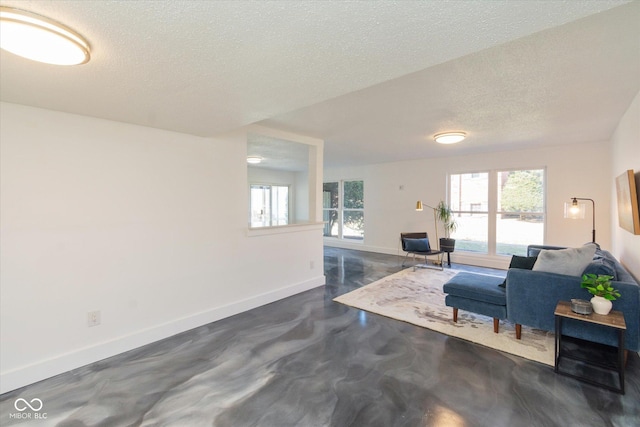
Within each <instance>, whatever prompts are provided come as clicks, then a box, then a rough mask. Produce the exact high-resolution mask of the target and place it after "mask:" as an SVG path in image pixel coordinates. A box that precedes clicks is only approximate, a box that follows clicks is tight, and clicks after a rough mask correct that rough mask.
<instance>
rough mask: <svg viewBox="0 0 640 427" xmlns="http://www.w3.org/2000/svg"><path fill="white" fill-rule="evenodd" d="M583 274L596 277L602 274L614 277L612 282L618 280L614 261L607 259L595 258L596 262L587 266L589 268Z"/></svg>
mask: <svg viewBox="0 0 640 427" xmlns="http://www.w3.org/2000/svg"><path fill="white" fill-rule="evenodd" d="M582 274H595V275H596V276H597V275H600V274H602V275H607V276H612V277H613V279H612V280H618V279H617V277H618V275H617V273H616V267H615V264H614V263H613V261H611V260H609V259H606V258H594V260H593V261H591V262H590V263H589V264H588V265H587V268H585V269H584V271H583V272H582Z"/></svg>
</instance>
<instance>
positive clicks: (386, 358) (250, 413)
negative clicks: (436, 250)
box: [0, 248, 640, 427]
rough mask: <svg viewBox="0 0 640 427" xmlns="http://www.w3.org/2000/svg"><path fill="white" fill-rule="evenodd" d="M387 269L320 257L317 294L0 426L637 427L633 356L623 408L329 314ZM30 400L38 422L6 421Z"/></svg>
mask: <svg viewBox="0 0 640 427" xmlns="http://www.w3.org/2000/svg"><path fill="white" fill-rule="evenodd" d="M454 267H462V266H454ZM399 269H400V261H399V258H398V257H396V256H389V255H381V254H373V253H366V252H358V251H351V250H342V249H333V248H326V249H325V272H326V276H327V285H326V286H325V287H320V288H316V289H313V290H311V291H308V292H304V293H302V294H299V295H296V296H293V297H290V298H286V299H284V300H281V301H278V302H275V303H272V304H269V305H267V306H264V307H260V308H257V309H254V310H251V311H248V312H246V313H242V314H240V315H237V316H233V317H231V318H228V319H224V320H222V321H219V322H215V323H212V324H209V325H206V326H202V327H200V328H197V329H194V330H192V331H188V332H186V333H183V334H179V335H177V336H174V337H171V338H168V339H166V340H163V341H160V342H157V343H154V344H150V345H147V346H145V347H142V348H139V349H136V350H133V351H130V352H127V353H124V354H121V355H119V356H116V357H113V358H110V359H107V360H104V361H101V362H98V363H95V364H92V365H89V366H86V367H83V368H79V369H76V370H74V371H72V372H69V373H66V374H63V375H59V376H57V377H55V378H51V379H48V380H45V381H42V382H40V383H37V384H34V385H32V386H29V387H25V388H23V389H20V390H16V391H14V392H11V393H6V394H4V395H2V396H0V415H1V418H0V425H2V426H5V425H6V426H9V425H24V426H27V425H29V426H31V425H33V426H67V427H80V426H233V427H243V426H267V427H287V426H301V427H307V426H309V427H312V426H340V427H342V426H367V427H369V426H374V427H375V426H381V427H388V426H437V427H471V426H490V427H496V426H509V427H517V426H526V427H531V426H536V427H539V426H638V425H640V358H639V357H638V355H637V354H636V353H632V354H631V355H630V357H629V361H628V365H627V370H626V388H627V392H626V395H624V396H622V395H619V394H615V393H612V392H609V391H606V390H602V389H599V388H596V387H593V386H590V385H587V384H584V383H581V382H578V381H575V380H573V379H571V378H566V377H562V376H558V375H555V374H554V372H553V369H552V368H550V367H548V366H545V365H541V364H538V363H535V362H531V361H527V360H524V359H521V358H518V357H516V356H510V355H507V354H503V353H500V352H497V351H494V350H491V349H488V348H485V347H482V346H479V345H476V344H471V343H469V342H466V341H462V340H459V339H455V338H451V337H448V336H445V335H441V334H439V333H436V332H432V331H429V330H426V329H423V328H419V327H416V326H412V325H409V324H406V323H403V322H399V321H395V320H392V319H388V318H384V317H381V316H377V315H374V314H368V313H366V312H363V311H360V310H357V309H353V308H350V307H347V306H344V305H341V304H337V303H334V302H333V301H332V299H333V298H334V297H335V296H337V295H340V294H343V293H345V292H348V291H350V290H352V289H355V288H358V287H360V286H362V285H365V284H367V283H370V282H372V281H374V280H377V279H379V278H382V277H384V276H386V275H389V274H391V273H394V272H396V271H398V270H399ZM498 273H499V274H500V273H501V274H504V272H498ZM36 397H37V398H39V399H40V400H41V401H42V402H43V405H44V407H43V410H42V411H41V412H45V411H46V414H47V419H45V420H43V419H37V420H36V419H31V420H28V419H23V420H16V419H15V418H9V414H10V413H15V412H16V410H15V409H14V404H15V402H16V400H17V399H25V400H27V401H31V399H33V398H36Z"/></svg>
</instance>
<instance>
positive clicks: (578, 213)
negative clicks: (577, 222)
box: [564, 197, 596, 243]
mask: <svg viewBox="0 0 640 427" xmlns="http://www.w3.org/2000/svg"><path fill="white" fill-rule="evenodd" d="M578 200H588V201H590V202H591V205H592V207H593V209H592V216H591V221H592V230H591V241H592V242H593V243H595V242H596V202H594V201H593V199H584V198H582V197H572V198H571V202H565V203H564V217H565V218H571V219H584V212H585V210H586V209H585V205H584V203H578Z"/></svg>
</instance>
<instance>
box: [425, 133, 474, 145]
mask: <svg viewBox="0 0 640 427" xmlns="http://www.w3.org/2000/svg"><path fill="white" fill-rule="evenodd" d="M466 137H467V134H466V133H464V132H445V133H439V134H437V135H434V136H433V139H434V140H435V141H436V142H437V143H438V144H456V143H458V142H460V141H462V140H463V139H465V138H466Z"/></svg>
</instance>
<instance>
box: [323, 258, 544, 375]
mask: <svg viewBox="0 0 640 427" xmlns="http://www.w3.org/2000/svg"><path fill="white" fill-rule="evenodd" d="M457 273H458V271H456V270H446V269H445V270H444V271H438V270H432V269H421V268H419V269H416V270H415V271H414V270H413V268H408V269H405V270H402V271H400V272H398V273H395V274H393V275H391V276H387V277H385V278H383V279H381V280H378V281H376V282H373V283H371V284H369V285H367V286H363V287H362V288H360V289H356V290H355V291H352V292H349V293H348V294H344V295H341V296H339V297H337V298H335V299H334V301H336V302H339V303H342V304H346V305H349V306H352V307H356V308H359V309H362V310H366V311H369V312H372V313H376V314H380V315H382V316H386V317H390V318H392V319H397V320H402V321H404V322H408V323H411V324H414V325H417V326H422V327H424V328H428V329H432V330H434V331H437V332H441V333H443V334H446V335H451V336H453V337H457V338H462V339H464V340H467V341H471V342H474V343H478V344H481V345H484V346H486V347H490V348H493V349H496V350H500V351H504V352H506V353H510V354H514V355H516V356H520V357H524V358H526V359H530V360H534V361H537V362H540V363H544V364H546V365H550V366H553V357H554V344H555V343H554V334H553V333H551V332H546V331H540V330H537V329H532V328H527V327H525V326H523V327H522V339H521V340H516V333H515V326H514V325H513V324H512V323H510V322H508V321H506V320H501V321H500V332H499V333H497V334H496V333H494V332H493V319H492V318H490V317H487V316H482V315H480V314H476V313H470V312H468V311H463V310H460V311H458V323H453V309H452V308H451V307H447V306H445V304H444V298H445V293H444V292H442V285H444V283H445V282H447V280H449V279H450V278H452V277H453V276H455V275H456V274H457Z"/></svg>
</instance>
